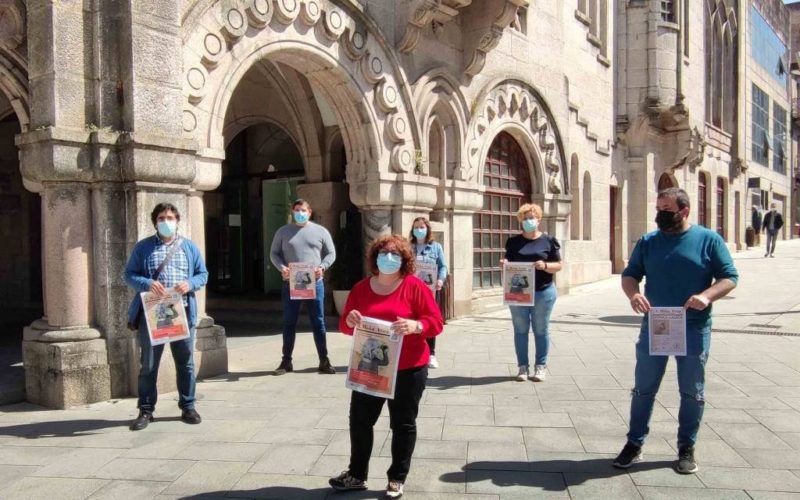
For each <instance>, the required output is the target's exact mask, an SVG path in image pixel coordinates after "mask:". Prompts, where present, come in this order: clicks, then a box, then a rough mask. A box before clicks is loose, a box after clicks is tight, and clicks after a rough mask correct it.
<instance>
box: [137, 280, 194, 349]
mask: <svg viewBox="0 0 800 500" xmlns="http://www.w3.org/2000/svg"><path fill="white" fill-rule="evenodd" d="M141 297H142V305H143V306H144V317H145V321H146V322H147V331H148V332H149V334H150V344H151V345H160V344H168V343H170V342H173V341H175V340H183V339H186V338H189V323H188V322H187V321H186V308H185V307H184V306H183V297H182V296H181V294H180V293H178V292H176V291H174V290H169V292H168V293H167V294H166V295H157V294H154V293H150V292H142V293H141Z"/></svg>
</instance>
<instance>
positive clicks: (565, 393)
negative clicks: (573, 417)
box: [535, 384, 584, 401]
mask: <svg viewBox="0 0 800 500" xmlns="http://www.w3.org/2000/svg"><path fill="white" fill-rule="evenodd" d="M535 387H536V395H537V396H538V397H539V399H540V400H542V401H548V400H549V401H583V400H584V397H583V393H582V392H581V390H580V389H579V388H578V386H577V385H547V384H535Z"/></svg>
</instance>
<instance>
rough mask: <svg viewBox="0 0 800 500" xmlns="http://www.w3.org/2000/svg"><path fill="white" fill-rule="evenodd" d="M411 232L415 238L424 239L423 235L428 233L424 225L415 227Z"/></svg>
mask: <svg viewBox="0 0 800 500" xmlns="http://www.w3.org/2000/svg"><path fill="white" fill-rule="evenodd" d="M413 233H414V237H415V238H416V239H417V240H424V239H425V236H427V235H428V229H427V228H424V227H415V228H414V231H413Z"/></svg>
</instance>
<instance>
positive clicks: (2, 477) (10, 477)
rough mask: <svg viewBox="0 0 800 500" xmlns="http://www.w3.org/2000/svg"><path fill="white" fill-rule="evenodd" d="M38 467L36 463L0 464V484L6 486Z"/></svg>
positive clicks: (33, 471) (31, 472)
mask: <svg viewBox="0 0 800 500" xmlns="http://www.w3.org/2000/svg"><path fill="white" fill-rule="evenodd" d="M37 469H39V467H38V466H36V465H0V484H2V485H3V488H4V489H5V488H7V487H8V486H10V485H11V484H13V483H15V482H17V481H19V480H21V479H22V478H24V477H25V476H29V475H32V474H33V473H35V472H36V470H37Z"/></svg>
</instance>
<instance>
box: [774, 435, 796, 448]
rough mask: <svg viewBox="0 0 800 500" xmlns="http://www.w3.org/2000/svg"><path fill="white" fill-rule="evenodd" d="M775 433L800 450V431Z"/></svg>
mask: <svg viewBox="0 0 800 500" xmlns="http://www.w3.org/2000/svg"><path fill="white" fill-rule="evenodd" d="M775 434H776V435H777V436H778V437H779V438H780V439H781V441H783V442H784V443H787V444H788V445H789V446H791V447H792V448H794V449H795V450H800V432H777V433H775Z"/></svg>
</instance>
